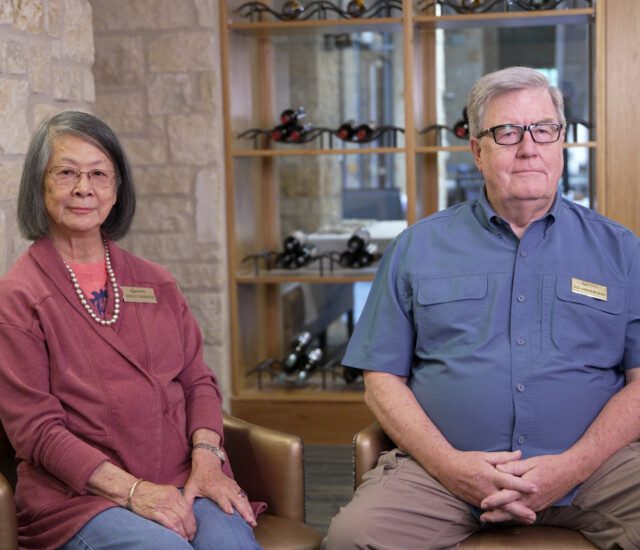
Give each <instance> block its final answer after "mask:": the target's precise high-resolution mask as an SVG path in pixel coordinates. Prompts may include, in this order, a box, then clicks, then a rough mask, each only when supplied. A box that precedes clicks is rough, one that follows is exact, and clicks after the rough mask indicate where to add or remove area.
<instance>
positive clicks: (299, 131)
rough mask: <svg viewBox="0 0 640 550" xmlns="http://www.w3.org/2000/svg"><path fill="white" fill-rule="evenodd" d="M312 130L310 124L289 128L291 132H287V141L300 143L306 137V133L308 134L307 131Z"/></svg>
mask: <svg viewBox="0 0 640 550" xmlns="http://www.w3.org/2000/svg"><path fill="white" fill-rule="evenodd" d="M312 128H313V126H311V124H309V123H307V124H305V125H304V126H300V125H299V124H296V125H294V126H293V127H292V128H291V131H290V132H289V139H288V141H291V142H293V143H298V142H300V141H302V140H303V139H304V138H305V136H306V135H307V133H308V132H309V130H311V129H312Z"/></svg>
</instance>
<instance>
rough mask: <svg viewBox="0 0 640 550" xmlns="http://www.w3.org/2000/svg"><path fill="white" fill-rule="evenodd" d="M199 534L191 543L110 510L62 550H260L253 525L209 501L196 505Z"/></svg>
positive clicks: (134, 516) (127, 513) (130, 514)
mask: <svg viewBox="0 0 640 550" xmlns="http://www.w3.org/2000/svg"><path fill="white" fill-rule="evenodd" d="M193 513H194V514H195V516H196V524H197V531H196V536H195V537H194V539H193V540H192V541H186V540H184V539H183V538H182V537H181V536H180V535H178V534H176V533H174V532H173V531H171V530H170V529H167V528H166V527H163V526H162V525H160V524H159V523H156V522H155V521H151V520H149V519H146V518H143V517H142V516H139V515H137V514H134V513H133V512H131V511H130V510H127V509H126V508H120V507H116V508H109V509H108V510H105V511H104V512H101V513H100V514H98V515H97V516H95V517H94V518H92V519H91V520H90V521H89V522H88V523H87V524H86V525H85V526H84V527H83V528H82V529H80V531H78V532H77V533H76V534H75V536H74V537H73V538H72V539H71V540H70V541H69V542H67V543H66V544H65V545H63V546H62V547H61V548H60V550H107V549H109V550H123V549H127V550H158V549H160V548H162V550H192V549H193V548H197V549H199V550H205V549H207V550H209V549H215V548H220V549H223V550H261V547H260V545H259V544H258V543H257V542H256V539H255V537H254V536H253V531H252V529H251V526H250V525H249V524H248V523H247V522H246V521H245V520H244V519H242V517H241V516H240V514H238V512H237V511H234V513H233V514H232V515H229V514H227V513H225V512H223V511H222V510H221V509H220V508H219V507H218V505H217V504H216V503H214V502H212V501H211V500H209V499H207V498H197V499H196V500H195V502H194V503H193Z"/></svg>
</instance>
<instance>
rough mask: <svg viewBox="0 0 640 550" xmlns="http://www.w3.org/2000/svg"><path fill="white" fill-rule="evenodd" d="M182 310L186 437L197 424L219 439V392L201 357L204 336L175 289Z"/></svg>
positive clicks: (181, 380) (182, 377)
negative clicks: (215, 434) (213, 433)
mask: <svg viewBox="0 0 640 550" xmlns="http://www.w3.org/2000/svg"><path fill="white" fill-rule="evenodd" d="M178 299H179V302H180V304H179V306H180V311H181V314H182V315H181V325H182V344H183V346H184V362H185V363H184V368H183V369H182V371H181V372H180V374H179V375H178V381H179V382H180V384H181V385H182V387H183V390H184V394H185V401H186V416H187V435H188V437H189V440H191V438H192V436H193V432H194V431H195V430H197V429H199V428H207V429H210V430H213V431H215V432H217V433H218V434H219V435H220V439H221V441H222V438H223V433H222V395H221V393H220V390H219V389H218V383H217V380H216V377H215V375H214V373H213V371H212V370H211V369H210V368H209V367H208V366H207V365H206V363H205V361H204V357H203V339H202V333H201V332H200V328H199V327H198V323H197V322H196V320H195V318H194V316H193V314H192V312H191V310H190V309H189V306H188V305H187V302H186V300H185V298H184V296H183V295H182V293H181V292H180V291H178Z"/></svg>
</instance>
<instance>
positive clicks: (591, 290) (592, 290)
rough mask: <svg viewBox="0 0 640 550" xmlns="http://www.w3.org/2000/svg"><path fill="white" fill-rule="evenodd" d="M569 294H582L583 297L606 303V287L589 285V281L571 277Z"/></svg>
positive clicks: (594, 284)
mask: <svg viewBox="0 0 640 550" xmlns="http://www.w3.org/2000/svg"><path fill="white" fill-rule="evenodd" d="M571 292H573V293H575V294H582V295H583V296H589V297H590V298H595V299H596V300H603V301H604V302H606V301H607V287H606V286H603V285H597V284H596V283H590V282H589V281H583V280H582V279H576V278H575V277H571Z"/></svg>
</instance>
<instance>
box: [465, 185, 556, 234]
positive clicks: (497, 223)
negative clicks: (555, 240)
mask: <svg viewBox="0 0 640 550" xmlns="http://www.w3.org/2000/svg"><path fill="white" fill-rule="evenodd" d="M561 208H562V195H561V193H560V187H558V190H557V191H556V198H555V199H554V201H553V204H552V205H551V208H550V209H549V212H547V213H546V214H545V215H544V216H542V218H540V219H546V223H545V230H544V232H545V235H546V234H547V231H548V230H549V229H550V228H551V227H552V226H553V224H554V223H555V221H556V219H557V218H558V216H559V215H560V210H561ZM474 211H475V213H476V217H477V218H478V221H479V222H480V223H481V224H482V226H483V227H484V228H485V229H488V230H489V231H493V232H495V231H496V229H498V228H499V227H502V226H504V225H506V224H508V222H507V221H506V220H503V219H502V218H501V217H500V216H498V214H496V212H495V210H494V209H493V207H492V206H491V204H490V203H489V199H488V198H487V190H486V186H485V185H483V186H482V189H481V191H480V195H479V197H478V199H477V201H476V204H475V205H474Z"/></svg>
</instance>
